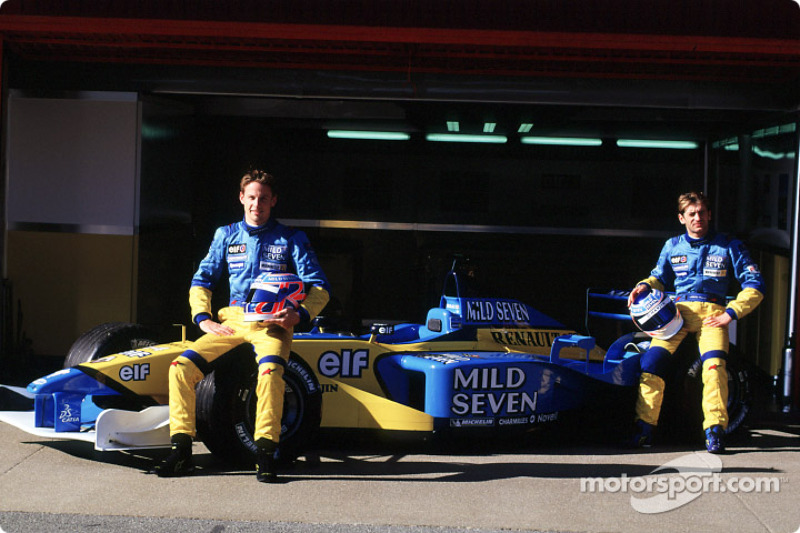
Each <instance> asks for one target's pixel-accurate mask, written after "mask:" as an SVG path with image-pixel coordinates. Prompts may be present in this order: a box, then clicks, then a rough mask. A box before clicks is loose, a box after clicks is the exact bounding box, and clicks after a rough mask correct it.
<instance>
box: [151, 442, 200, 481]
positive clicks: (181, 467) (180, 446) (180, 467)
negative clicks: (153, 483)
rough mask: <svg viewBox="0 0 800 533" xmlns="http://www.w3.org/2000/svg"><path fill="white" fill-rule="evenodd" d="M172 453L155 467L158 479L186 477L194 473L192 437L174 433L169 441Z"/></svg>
mask: <svg viewBox="0 0 800 533" xmlns="http://www.w3.org/2000/svg"><path fill="white" fill-rule="evenodd" d="M170 441H171V442H172V452H171V453H170V454H169V455H168V456H167V457H166V458H165V459H164V460H163V461H161V463H159V464H158V465H156V467H155V472H156V474H157V475H158V477H179V476H188V475H190V474H191V473H192V472H194V465H193V464H192V437H191V436H190V435H187V434H186V433H176V434H175V435H173V436H172V438H171V439H170Z"/></svg>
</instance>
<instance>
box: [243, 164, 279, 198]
mask: <svg viewBox="0 0 800 533" xmlns="http://www.w3.org/2000/svg"><path fill="white" fill-rule="evenodd" d="M276 181H277V180H276V179H275V176H273V175H272V174H270V173H269V172H264V171H263V170H259V169H257V168H251V169H249V170H248V171H247V172H245V173H244V176H242V179H241V181H240V182H239V192H244V188H245V187H247V186H248V185H250V184H251V183H253V182H255V183H260V184H261V185H266V186H268V187H269V189H270V191H272V195H273V196H276V195H277V194H278V189H277V183H276Z"/></svg>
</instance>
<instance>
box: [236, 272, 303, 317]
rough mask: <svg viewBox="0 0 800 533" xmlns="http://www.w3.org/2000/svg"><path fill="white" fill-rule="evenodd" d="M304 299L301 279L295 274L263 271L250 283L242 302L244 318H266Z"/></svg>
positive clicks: (298, 304)
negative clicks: (245, 297) (244, 300)
mask: <svg viewBox="0 0 800 533" xmlns="http://www.w3.org/2000/svg"><path fill="white" fill-rule="evenodd" d="M305 299H306V292H305V286H304V284H303V280H301V279H300V278H298V277H297V276H296V275H294V274H291V273H288V272H265V273H263V274H261V275H259V276H258V277H257V278H256V279H255V280H254V281H253V283H252V284H251V285H250V292H249V293H248V294H247V300H246V302H245V304H244V320H245V322H258V321H260V320H267V319H269V318H272V317H273V315H274V314H275V313H277V312H278V311H280V310H282V309H285V308H286V307H287V306H288V307H292V308H294V309H297V308H298V307H300V303H301V302H302V301H303V300H305Z"/></svg>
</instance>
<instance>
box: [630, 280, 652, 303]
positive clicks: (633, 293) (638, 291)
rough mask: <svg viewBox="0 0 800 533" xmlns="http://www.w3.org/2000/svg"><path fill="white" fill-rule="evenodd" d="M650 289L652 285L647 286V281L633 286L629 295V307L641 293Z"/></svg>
mask: <svg viewBox="0 0 800 533" xmlns="http://www.w3.org/2000/svg"><path fill="white" fill-rule="evenodd" d="M648 290H650V287H648V286H647V283H639V284H638V285H637V286H635V287H634V288H633V290H632V291H631V293H630V294H629V295H628V307H629V308H630V306H632V305H633V301H634V300H635V299H636V297H637V296H639V295H640V294H641V293H643V292H645V291H648Z"/></svg>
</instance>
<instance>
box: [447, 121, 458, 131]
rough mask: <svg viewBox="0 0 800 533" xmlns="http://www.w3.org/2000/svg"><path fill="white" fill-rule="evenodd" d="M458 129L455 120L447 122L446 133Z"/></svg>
mask: <svg viewBox="0 0 800 533" xmlns="http://www.w3.org/2000/svg"><path fill="white" fill-rule="evenodd" d="M458 129H459V125H458V121H456V120H448V121H447V131H458Z"/></svg>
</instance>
